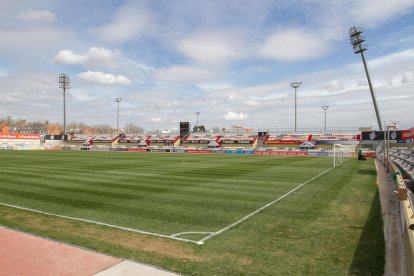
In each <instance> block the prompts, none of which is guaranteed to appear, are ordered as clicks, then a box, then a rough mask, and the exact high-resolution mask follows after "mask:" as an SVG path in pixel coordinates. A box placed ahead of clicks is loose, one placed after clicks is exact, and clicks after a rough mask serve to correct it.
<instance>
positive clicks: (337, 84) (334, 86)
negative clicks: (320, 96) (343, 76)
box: [323, 79, 344, 92]
mask: <svg viewBox="0 0 414 276" xmlns="http://www.w3.org/2000/svg"><path fill="white" fill-rule="evenodd" d="M342 89H344V85H343V83H342V82H341V81H339V80H337V79H334V80H330V81H329V82H328V83H325V84H324V86H323V90H326V91H328V92H337V91H341V90H342Z"/></svg>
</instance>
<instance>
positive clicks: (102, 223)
mask: <svg viewBox="0 0 414 276" xmlns="http://www.w3.org/2000/svg"><path fill="white" fill-rule="evenodd" d="M0 205H2V206H7V207H10V208H15V209H20V210H25V211H30V212H34V213H39V214H43V215H48V216H54V217H58V218H64V219H71V220H76V221H83V222H88V223H92V224H97V225H102V226H107V227H111V228H116V229H121V230H125V231H129V232H135V233H140V234H146V235H150V236H156V237H162V238H167V239H173V240H177V241H183V242H189V243H195V244H200V243H199V242H198V241H193V240H189V239H184V238H178V237H175V236H169V235H163V234H158V233H153V232H147V231H142V230H137V229H133V228H128V227H122V226H118V225H113V224H109V223H104V222H99V221H94V220H89V219H82V218H75V217H70V216H64V215H58V214H52V213H48V212H44V211H39V210H36V209H31V208H26V207H21V206H17V205H11V204H6V203H2V202H0ZM210 233H211V232H210Z"/></svg>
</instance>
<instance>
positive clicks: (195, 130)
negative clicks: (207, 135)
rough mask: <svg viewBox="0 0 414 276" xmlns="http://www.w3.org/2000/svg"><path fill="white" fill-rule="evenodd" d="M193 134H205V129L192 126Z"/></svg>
mask: <svg viewBox="0 0 414 276" xmlns="http://www.w3.org/2000/svg"><path fill="white" fill-rule="evenodd" d="M193 132H200V133H203V132H206V128H205V127H204V126H203V125H201V126H198V128H197V126H194V127H193Z"/></svg>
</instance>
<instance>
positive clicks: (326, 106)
mask: <svg viewBox="0 0 414 276" xmlns="http://www.w3.org/2000/svg"><path fill="white" fill-rule="evenodd" d="M321 108H322V109H323V111H325V132H326V110H328V108H329V105H323V106H321Z"/></svg>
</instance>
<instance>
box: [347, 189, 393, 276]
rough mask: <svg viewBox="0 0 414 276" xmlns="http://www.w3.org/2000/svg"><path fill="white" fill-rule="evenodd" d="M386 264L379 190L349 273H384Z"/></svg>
mask: <svg viewBox="0 0 414 276" xmlns="http://www.w3.org/2000/svg"><path fill="white" fill-rule="evenodd" d="M384 264H385V241H384V231H383V222H382V216H381V205H380V201H379V192H378V191H377V193H376V194H375V197H374V199H373V200H372V205H371V209H370V211H369V214H368V217H367V220H366V222H365V225H364V227H363V230H362V233H361V236H360V238H359V241H358V245H357V248H356V250H355V253H354V259H353V260H352V265H351V268H350V270H349V275H383V274H384Z"/></svg>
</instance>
